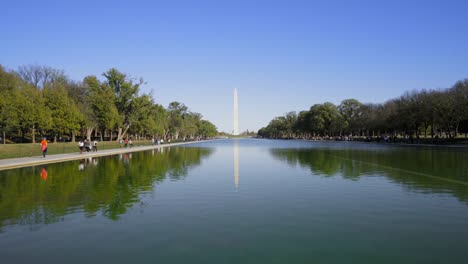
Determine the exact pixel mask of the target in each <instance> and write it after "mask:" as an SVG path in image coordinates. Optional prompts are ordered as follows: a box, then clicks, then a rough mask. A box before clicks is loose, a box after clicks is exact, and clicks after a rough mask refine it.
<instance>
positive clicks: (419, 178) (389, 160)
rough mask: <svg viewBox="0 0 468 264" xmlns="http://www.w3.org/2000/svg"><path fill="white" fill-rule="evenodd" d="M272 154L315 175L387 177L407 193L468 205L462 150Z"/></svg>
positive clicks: (465, 157)
mask: <svg viewBox="0 0 468 264" xmlns="http://www.w3.org/2000/svg"><path fill="white" fill-rule="evenodd" d="M270 153H271V155H272V156H273V157H274V158H275V159H277V160H281V161H283V162H286V163H287V164H289V165H290V166H301V167H303V168H307V169H309V170H310V171H311V172H312V174H313V175H320V176H326V177H330V176H342V177H344V178H346V179H351V180H358V179H359V178H360V177H363V176H366V175H385V176H386V177H388V178H389V179H391V180H392V181H394V182H397V183H399V184H402V185H403V186H405V187H406V188H408V190H411V191H422V192H431V193H450V194H452V195H454V196H455V197H457V198H458V199H460V200H461V201H464V202H468V163H467V162H466V161H467V160H468V153H467V152H466V151H464V150H462V149H434V148H420V149H414V148H391V149H376V148H373V149H368V150H366V149H363V148H359V149H353V148H346V149H336V148H310V149H271V150H270Z"/></svg>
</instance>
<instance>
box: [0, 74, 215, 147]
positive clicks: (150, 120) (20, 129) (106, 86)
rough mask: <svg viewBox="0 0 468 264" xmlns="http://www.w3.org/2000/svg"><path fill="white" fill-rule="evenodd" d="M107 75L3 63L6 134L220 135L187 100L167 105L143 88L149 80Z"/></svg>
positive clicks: (18, 137)
mask: <svg viewBox="0 0 468 264" xmlns="http://www.w3.org/2000/svg"><path fill="white" fill-rule="evenodd" d="M102 76H103V80H102V81H101V80H100V79H99V78H98V77H97V76H94V75H90V76H87V77H85V78H84V79H83V80H82V81H74V80H71V79H70V78H69V77H68V76H67V75H65V73H64V71H63V70H58V69H54V68H51V67H48V66H40V65H25V66H20V67H19V68H18V70H16V71H14V70H8V69H6V68H4V67H3V66H2V65H0V93H1V95H2V96H1V97H0V129H1V130H2V134H3V138H4V139H6V138H9V139H15V141H16V142H32V143H35V142H36V140H37V137H42V136H48V137H51V138H53V141H54V142H57V140H58V139H60V138H62V139H68V140H70V141H72V142H74V141H75V138H76V137H77V136H78V137H80V138H87V139H91V137H94V138H100V140H110V141H112V140H120V139H123V138H128V137H134V138H135V139H146V138H148V137H149V138H151V137H154V138H160V139H164V140H186V139H196V138H208V137H213V136H215V135H216V134H217V128H216V126H215V125H213V124H212V123H211V122H210V121H207V120H204V119H203V118H202V115H201V114H199V113H196V112H192V111H190V110H189V108H188V107H187V106H186V105H184V104H183V103H180V102H172V103H170V104H169V106H168V107H167V108H165V107H163V106H162V105H160V104H157V103H156V102H155V99H154V98H153V97H152V95H151V94H145V93H140V87H141V86H142V85H143V84H144V81H143V79H136V78H131V77H130V76H128V75H126V74H124V73H122V72H120V71H118V70H117V69H115V68H112V69H110V70H108V71H107V72H105V73H103V74H102ZM3 142H6V140H3Z"/></svg>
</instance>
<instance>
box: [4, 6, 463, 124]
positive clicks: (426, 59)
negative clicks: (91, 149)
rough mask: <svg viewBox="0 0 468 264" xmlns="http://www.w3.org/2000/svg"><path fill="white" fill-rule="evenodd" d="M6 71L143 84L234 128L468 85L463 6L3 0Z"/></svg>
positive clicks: (166, 100)
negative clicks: (235, 120) (112, 71)
mask: <svg viewBox="0 0 468 264" xmlns="http://www.w3.org/2000/svg"><path fill="white" fill-rule="evenodd" d="M0 8H1V16H0V23H1V25H2V26H1V28H0V33H1V36H2V37H1V39H2V40H1V41H0V64H2V65H4V66H5V67H7V68H10V69H17V67H18V66H19V65H22V64H41V65H48V66H51V67H54V68H59V69H64V70H65V71H66V73H67V75H68V76H70V77H71V78H72V79H75V80H81V79H82V78H83V77H84V76H86V75H90V74H94V75H100V74H101V73H103V72H104V71H106V70H108V69H109V68H111V67H116V68H117V69H119V70H121V71H123V72H125V73H127V74H130V75H132V76H134V77H143V78H144V79H145V80H146V82H147V84H146V85H145V86H144V87H143V91H144V92H149V91H151V90H152V91H153V95H154V97H155V99H156V101H157V102H158V103H161V104H163V105H165V106H167V105H168V104H169V102H171V101H180V102H183V103H185V104H186V105H187V106H189V107H190V109H191V110H192V111H195V112H200V113H201V114H203V116H204V117H205V118H206V119H208V120H211V121H212V122H213V123H215V125H217V126H218V128H219V129H220V130H221V131H226V132H231V131H232V115H233V114H232V108H233V107H232V101H233V98H232V96H233V89H234V88H235V87H237V88H238V89H239V109H240V113H239V123H240V124H239V126H240V130H241V131H243V130H246V129H249V130H257V129H259V128H261V127H262V126H265V125H267V123H268V122H269V121H270V120H271V119H272V118H273V117H275V116H279V115H282V114H284V113H286V112H288V111H291V110H294V111H299V110H305V109H308V108H309V107H310V106H311V105H313V104H315V103H323V102H325V101H330V102H333V103H335V104H338V103H339V102H340V101H342V100H343V99H346V98H356V99H358V100H360V101H362V102H374V103H379V102H384V101H385V100H387V99H390V98H393V97H397V96H399V95H401V94H402V93H403V92H405V91H409V90H414V89H422V88H445V87H449V86H451V85H453V83H454V82H455V81H457V80H459V79H464V78H468V30H467V28H468V15H467V10H468V1H450V0H444V1H430V0H429V1H409V0H408V1H394V0H392V1H312V0H311V1H293V0H287V1H274V0H270V1H241V0H236V1H203V0H198V1H195V0H193V1H176V0H173V1H167V0H166V1H87V0H86V1H63V0H62V1H21V0H15V1H3V2H2V4H1V7H0Z"/></svg>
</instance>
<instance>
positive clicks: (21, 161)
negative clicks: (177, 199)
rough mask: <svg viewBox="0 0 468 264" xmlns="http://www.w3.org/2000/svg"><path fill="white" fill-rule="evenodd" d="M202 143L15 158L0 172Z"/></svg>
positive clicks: (2, 162)
mask: <svg viewBox="0 0 468 264" xmlns="http://www.w3.org/2000/svg"><path fill="white" fill-rule="evenodd" d="M199 142H200V141H190V142H181V143H170V144H163V145H154V146H134V147H131V148H118V149H105V150H99V151H97V152H83V154H80V153H77V152H74V153H64V154H54V155H47V156H46V157H45V158H43V157H42V156H34V157H28V158H15V159H2V160H0V170H7V169H14V168H20V167H28V166H33V165H41V164H49V163H57V162H62V161H68V160H79V159H83V158H88V157H101V156H107V155H114V154H121V153H129V152H137V151H144V150H151V149H160V148H165V147H172V146H179V145H186V144H194V143H199Z"/></svg>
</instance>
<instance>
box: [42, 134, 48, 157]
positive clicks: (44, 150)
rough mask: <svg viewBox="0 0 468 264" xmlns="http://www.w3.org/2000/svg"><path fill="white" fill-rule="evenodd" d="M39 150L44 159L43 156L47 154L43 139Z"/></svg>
mask: <svg viewBox="0 0 468 264" xmlns="http://www.w3.org/2000/svg"><path fill="white" fill-rule="evenodd" d="M41 150H42V157H44V158H45V156H46V154H47V139H46V138H45V137H44V139H43V140H42V141H41Z"/></svg>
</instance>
